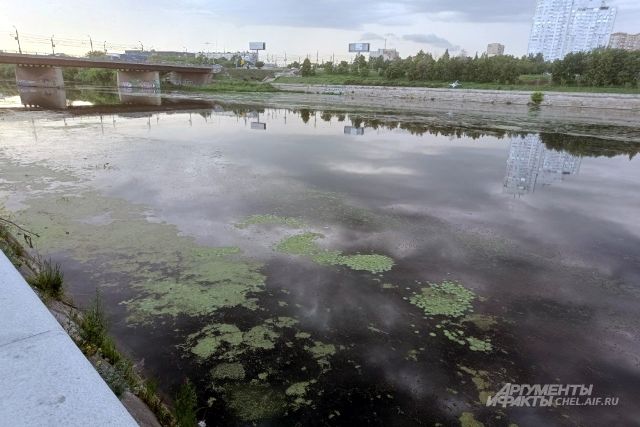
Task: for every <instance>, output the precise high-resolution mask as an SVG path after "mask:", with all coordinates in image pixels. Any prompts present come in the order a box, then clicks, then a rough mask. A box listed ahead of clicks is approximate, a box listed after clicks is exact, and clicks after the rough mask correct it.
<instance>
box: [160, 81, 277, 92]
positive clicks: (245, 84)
mask: <svg viewBox="0 0 640 427" xmlns="http://www.w3.org/2000/svg"><path fill="white" fill-rule="evenodd" d="M163 87H164V89H169V90H172V89H173V90H181V91H187V92H211V93H219V92H252V93H256V92H278V91H279V90H278V89H276V88H275V87H274V86H273V85H271V84H269V83H258V82H255V81H243V80H232V79H223V80H215V81H214V82H213V83H211V84H208V85H205V86H176V85H171V84H168V83H167V84H164V86H163Z"/></svg>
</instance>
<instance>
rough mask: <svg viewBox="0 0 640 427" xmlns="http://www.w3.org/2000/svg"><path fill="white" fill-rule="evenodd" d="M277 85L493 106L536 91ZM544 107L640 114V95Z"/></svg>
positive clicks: (550, 100) (524, 99)
mask: <svg viewBox="0 0 640 427" xmlns="http://www.w3.org/2000/svg"><path fill="white" fill-rule="evenodd" d="M272 85H273V86H275V87H276V88H278V89H280V90H283V91H289V92H303V93H313V94H321V95H343V96H348V97H356V98H380V99H387V100H398V101H412V102H416V101H419V102H425V103H429V102H433V103H441V102H446V103H465V104H480V105H482V104H491V105H500V104H502V105H528V104H529V103H530V102H531V93H532V92H533V90H532V91H507V90H478V89H432V88H421V87H391V86H349V85H308V84H291V83H272ZM543 93H544V101H543V102H542V104H541V106H543V107H544V106H549V107H560V108H596V109H614V110H627V111H635V112H637V113H640V95H627V94H615V93H586V92H544V91H543Z"/></svg>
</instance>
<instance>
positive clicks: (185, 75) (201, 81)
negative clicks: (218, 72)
mask: <svg viewBox="0 0 640 427" xmlns="http://www.w3.org/2000/svg"><path fill="white" fill-rule="evenodd" d="M212 78H213V73H189V72H182V71H172V72H171V74H170V75H169V81H170V82H171V83H172V84H174V85H179V86H202V85H206V84H209V83H211V80H212Z"/></svg>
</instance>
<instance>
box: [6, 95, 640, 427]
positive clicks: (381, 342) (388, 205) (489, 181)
mask: <svg viewBox="0 0 640 427" xmlns="http://www.w3.org/2000/svg"><path fill="white" fill-rule="evenodd" d="M80 98H81V97H80ZM93 100H94V101H95V97H94V99H93ZM113 101H114V100H112V99H107V101H106V103H107V104H110V103H112V102H113ZM190 102H193V101H190ZM169 103H173V105H171V108H165V107H166V106H167V105H168V104H169ZM9 104H11V102H9ZM93 104H95V102H92V103H89V104H88V105H86V107H87V108H84V109H82V108H76V109H73V108H72V109H71V110H70V111H66V112H51V111H19V110H16V109H13V108H11V109H10V110H11V111H10V112H5V113H0V200H1V201H2V204H3V205H4V209H5V211H8V212H10V213H11V214H12V215H13V217H14V218H16V219H18V220H19V222H20V223H21V224H24V225H25V226H27V227H28V228H30V229H32V230H34V231H36V232H38V234H40V236H41V237H40V238H39V239H36V241H35V244H36V246H37V249H38V250H39V251H40V252H41V253H42V254H43V255H44V256H47V257H52V258H53V259H54V260H56V261H58V262H61V263H62V265H63V268H64V270H65V277H66V278H67V283H66V286H67V292H68V293H69V294H70V296H72V297H73V299H74V300H75V301H76V302H77V303H78V304H79V305H80V306H86V305H88V304H89V303H90V301H91V299H92V298H93V296H94V295H95V291H96V289H99V290H100V292H101V294H102V296H103V299H104V301H105V305H106V306H105V308H106V310H107V313H108V316H109V321H110V330H111V332H112V333H113V334H114V336H115V338H116V341H117V343H118V345H119V346H120V347H121V348H122V349H123V350H124V351H125V352H126V353H127V354H128V355H130V356H131V357H132V358H133V359H134V360H135V361H136V362H137V363H138V365H139V366H140V367H141V369H142V370H143V371H144V372H145V374H147V375H149V376H151V377H154V378H157V379H158V380H159V381H160V384H161V391H162V392H163V393H164V394H166V395H167V396H171V395H173V393H174V392H175V389H176V387H177V386H178V384H180V382H181V381H183V380H184V379H185V378H191V379H192V380H193V381H194V382H195V383H196V385H197V388H198V395H199V399H200V402H199V404H200V406H201V407H202V409H201V410H200V412H199V415H200V417H201V418H204V419H206V420H207V421H208V425H246V424H252V423H256V424H260V425H349V424H351V425H363V424H372V425H423V424H424V425H434V424H435V423H438V422H439V423H442V424H443V425H456V424H457V423H459V422H466V423H469V422H471V421H472V420H473V419H475V420H477V421H479V422H482V423H484V424H485V425H487V426H488V425H491V426H493V425H505V426H506V425H509V424H510V423H517V424H518V425H521V426H527V425H579V424H584V425H604V424H605V423H608V424H612V425H631V424H633V422H637V420H638V419H640V418H639V417H640V410H639V409H638V408H639V406H638V405H637V402H638V400H637V396H636V394H637V390H638V389H639V388H640V372H639V359H638V354H640V345H639V338H638V319H637V307H638V303H639V302H640V301H639V294H638V283H639V278H640V268H639V265H640V222H638V220H637V218H638V217H639V216H640V197H639V196H638V195H639V194H640V168H639V165H640V163H639V160H638V158H636V157H635V153H637V150H638V148H637V147H638V145H634V143H621V142H616V141H608V140H606V139H601V138H599V136H598V135H597V133H596V134H594V135H593V137H591V138H587V137H574V136H570V135H569V134H554V133H543V134H532V133H521V132H518V131H516V130H514V131H513V132H506V131H504V130H491V129H482V130H479V129H477V128H473V127H468V126H462V125H461V126H449V125H444V124H443V125H433V124H425V123H421V122H420V121H419V120H416V119H412V118H410V117H409V118H406V117H405V118H397V117H394V118H390V117H386V116H384V115H379V114H374V113H367V112H366V111H358V112H357V113H348V112H335V111H333V112H332V111H314V110H311V109H300V108H298V109H296V110H292V109H274V108H260V107H256V106H246V105H229V104H219V103H205V104H204V105H193V104H189V105H183V106H182V107H181V106H180V102H178V101H176V100H175V99H173V100H172V99H163V100H162V101H161V102H160V106H158V105H155V104H157V103H151V102H148V103H147V104H146V105H145V106H144V107H141V106H137V107H135V109H133V108H129V109H127V108H126V107H123V106H120V107H118V108H115V107H104V106H103V107H100V108H98V107H97V106H96V105H93ZM163 106H164V107H163ZM76 107H83V104H77V105H76ZM167 110H168V111H167ZM7 111H8V110H7ZM635 144H637V142H636V143H635ZM506 382H513V383H543V384H544V383H562V384H567V383H568V384H583V383H584V384H594V394H595V395H598V396H603V397H604V396H614V397H619V399H620V403H619V405H618V406H617V407H594V408H586V407H580V408H575V407H560V408H522V409H502V408H487V407H485V405H484V401H485V400H486V397H487V395H490V394H493V393H495V392H496V391H497V390H499V389H500V388H501V387H502V385H503V384H504V383H506Z"/></svg>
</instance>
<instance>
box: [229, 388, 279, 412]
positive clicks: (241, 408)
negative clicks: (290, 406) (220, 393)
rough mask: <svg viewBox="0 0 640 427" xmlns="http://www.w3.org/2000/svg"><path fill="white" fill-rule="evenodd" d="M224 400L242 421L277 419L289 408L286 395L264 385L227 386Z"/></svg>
mask: <svg viewBox="0 0 640 427" xmlns="http://www.w3.org/2000/svg"><path fill="white" fill-rule="evenodd" d="M224 399H225V402H226V403H227V406H228V407H229V409H231V411H232V412H233V413H234V414H235V415H236V416H237V417H238V418H240V419H241V420H242V421H260V420H264V419H269V418H276V417H279V416H280V415H282V414H283V413H284V412H285V410H286V407H287V399H286V396H285V394H284V393H282V392H281V391H279V390H276V389H273V388H271V387H269V386H267V385H263V384H233V385H229V386H226V387H225V393H224Z"/></svg>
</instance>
